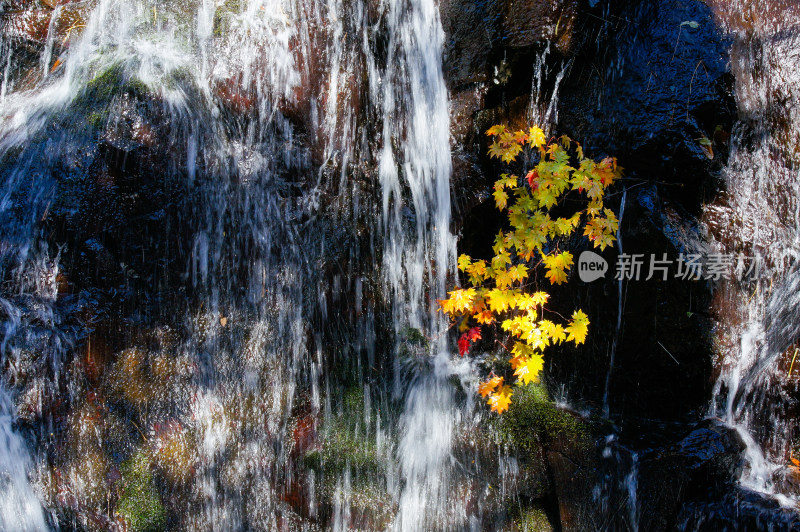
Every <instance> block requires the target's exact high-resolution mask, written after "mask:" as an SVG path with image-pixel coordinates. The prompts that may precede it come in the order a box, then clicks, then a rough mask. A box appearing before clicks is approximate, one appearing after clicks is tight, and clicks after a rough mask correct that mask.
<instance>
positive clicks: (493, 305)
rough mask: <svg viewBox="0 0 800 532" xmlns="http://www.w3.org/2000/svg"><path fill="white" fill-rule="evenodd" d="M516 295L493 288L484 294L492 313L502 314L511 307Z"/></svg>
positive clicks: (509, 291)
mask: <svg viewBox="0 0 800 532" xmlns="http://www.w3.org/2000/svg"><path fill="white" fill-rule="evenodd" d="M515 299H516V294H515V293H514V292H512V291H511V290H499V289H497V288H494V289H492V290H489V292H487V293H486V302H487V303H488V304H489V308H490V309H491V310H492V311H493V312H503V311H505V310H507V309H508V308H509V307H513V306H514V303H515Z"/></svg>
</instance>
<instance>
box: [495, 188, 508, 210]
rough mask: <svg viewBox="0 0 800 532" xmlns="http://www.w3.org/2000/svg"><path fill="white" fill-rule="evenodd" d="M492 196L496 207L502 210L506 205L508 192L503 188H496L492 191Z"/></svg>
mask: <svg viewBox="0 0 800 532" xmlns="http://www.w3.org/2000/svg"><path fill="white" fill-rule="evenodd" d="M492 196H494V204H495V205H496V206H497V208H498V209H500V210H501V211H502V210H503V209H505V208H506V205H508V193H507V192H506V191H505V190H503V189H501V188H498V189H496V190H495V191H494V192H493V193H492Z"/></svg>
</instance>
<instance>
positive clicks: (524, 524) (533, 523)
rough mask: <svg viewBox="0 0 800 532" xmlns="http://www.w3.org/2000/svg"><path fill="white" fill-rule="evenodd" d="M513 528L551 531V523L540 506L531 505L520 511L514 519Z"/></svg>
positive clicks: (527, 530) (529, 531)
mask: <svg viewBox="0 0 800 532" xmlns="http://www.w3.org/2000/svg"><path fill="white" fill-rule="evenodd" d="M513 530H515V531H519V532H552V530H553V525H551V524H550V520H549V519H548V518H547V514H546V513H545V511H544V509H542V508H541V507H540V506H533V507H530V508H526V509H524V510H523V511H522V513H521V514H520V516H519V517H518V518H517V519H516V520H515V524H514V528H513Z"/></svg>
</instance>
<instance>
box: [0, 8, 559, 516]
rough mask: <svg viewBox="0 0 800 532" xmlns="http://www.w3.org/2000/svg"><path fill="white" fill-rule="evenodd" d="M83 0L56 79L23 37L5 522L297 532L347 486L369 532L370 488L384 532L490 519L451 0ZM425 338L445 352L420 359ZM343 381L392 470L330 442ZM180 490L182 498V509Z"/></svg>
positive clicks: (9, 86)
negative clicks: (443, 16) (160, 489)
mask: <svg viewBox="0 0 800 532" xmlns="http://www.w3.org/2000/svg"><path fill="white" fill-rule="evenodd" d="M79 7H80V11H79V13H80V17H81V18H78V19H76V22H74V24H73V27H72V28H71V31H70V33H69V35H66V36H64V35H62V34H58V33H57V32H58V31H59V30H58V27H59V26H58V24H56V22H55V21H56V18H57V17H58V16H61V14H62V11H64V10H66V9H67V7H66V6H59V7H58V8H56V10H55V11H54V12H53V13H54V14H53V15H52V19H51V21H50V26H49V30H48V35H47V39H46V45H45V46H44V47H43V48H42V49H41V50H39V56H38V58H37V61H36V68H35V69H34V70H32V72H34V73H33V74H31V76H33V77H31V80H33V81H32V82H31V81H30V80H28V81H26V80H25V79H23V76H22V74H21V72H22V70H21V68H22V67H20V68H17V67H14V68H12V67H11V65H12V64H13V65H16V64H17V63H16V62H15V61H17V57H16V56H13V57H12V55H13V54H14V53H16V52H14V50H15V49H14V47H13V46H12V44H13V43H6V42H5V41H4V42H3V43H2V46H0V51H2V52H3V53H4V54H5V55H4V57H3V60H4V65H5V66H4V69H3V80H2V89H1V92H0V101H2V103H3V111H2V116H1V117H0V163H2V166H0V176H2V179H3V185H2V186H3V188H2V193H0V213H2V218H0V227H2V229H3V234H4V237H3V240H2V242H0V278H2V281H3V282H4V288H3V293H2V299H0V303H2V309H3V311H2V314H0V316H2V320H3V325H4V333H3V336H2V356H3V361H4V364H5V365H10V367H12V368H16V367H17V366H19V370H18V375H15V374H9V376H8V380H9V382H8V383H7V388H8V389H7V390H6V389H5V388H4V389H3V390H2V398H3V400H2V416H0V421H2V429H3V430H2V432H3V434H4V438H3V440H4V442H5V443H4V444H3V445H0V467H2V468H3V471H4V474H5V475H6V477H7V479H8V482H7V483H6V484H4V485H3V490H4V494H6V495H7V497H6V500H7V503H6V504H5V505H3V507H2V508H0V522H3V523H4V524H6V525H7V526H6V528H8V529H9V530H10V529H15V530H17V529H18V530H45V529H48V528H51V527H52V526H57V525H55V523H57V522H65V523H73V524H74V525H75V526H82V527H86V528H89V529H93V528H103V527H106V528H114V527H119V526H123V525H122V524H121V523H122V521H121V520H122V519H125V522H126V523H128V525H131V523H134V525H131V526H140V525H141V523H145V524H147V523H149V525H148V526H154V527H159V526H165V523H167V522H168V523H169V526H171V527H175V528H180V529H185V530H212V529H218V528H219V527H222V528H225V529H230V530H238V529H248V530H250V529H252V530H262V529H263V530H276V529H287V527H288V526H289V523H292V522H295V521H298V522H299V520H301V519H305V518H306V517H308V518H310V519H312V520H313V519H317V518H319V517H320V515H319V514H320V512H323V511H328V510H326V509H325V508H324V506H325V505H324V504H322V503H321V502H320V501H321V500H322V498H323V497H328V496H329V495H330V500H331V501H332V502H331V504H332V508H330V514H331V517H330V519H331V522H332V523H333V526H334V528H340V529H348V528H352V527H353V526H356V525H354V522H355V521H354V520H357V519H361V518H363V516H361V517H360V516H359V509H358V508H357V507H356V505H357V504H358V496H359V495H358V493H357V490H359V489H362V488H363V486H359V481H363V480H364V478H366V477H368V478H369V480H370V482H372V483H373V484H372V485H373V488H374V489H376V490H378V491H384V490H385V492H386V501H387V507H388V510H387V514H388V515H389V517H388V518H387V519H385V520H383V521H381V525H380V526H383V527H385V528H387V529H394V530H422V529H426V530H430V529H448V530H456V529H458V530H460V529H464V528H466V527H476V526H479V524H480V523H481V515H480V509H479V508H478V509H471V508H468V507H467V506H468V502H469V501H470V500H472V499H474V498H479V497H482V496H484V495H481V494H483V493H485V492H486V491H487V490H486V488H485V486H484V485H483V484H482V483H475V482H474V480H473V478H474V476H475V474H474V472H472V471H466V472H465V469H475V468H479V467H480V461H479V460H477V459H476V460H473V461H472V463H473V464H474V465H470V466H469V467H468V468H465V466H464V465H463V464H461V463H459V461H458V459H457V458H456V457H455V455H454V447H455V446H456V444H457V442H456V440H457V438H458V437H459V434H462V433H464V432H465V431H466V432H468V431H469V430H471V428H474V427H475V424H476V423H477V421H478V418H479V414H478V413H477V411H476V408H475V406H476V405H475V403H474V401H473V399H472V398H471V395H470V394H471V391H469V390H471V387H472V386H473V382H472V379H473V377H472V375H473V370H474V368H473V366H472V365H471V363H470V362H468V361H463V360H453V357H452V353H451V352H450V350H449V348H448V343H447V331H448V323H447V320H446V318H445V317H444V316H443V315H442V313H440V312H437V308H438V304H437V299H439V298H441V297H443V296H444V294H445V291H446V287H447V283H448V282H450V281H451V280H452V278H453V275H454V264H455V253H456V249H455V237H454V235H453V234H451V232H450V223H451V221H450V217H451V213H450V204H451V198H450V177H451V154H450V142H451V140H450V134H449V131H450V117H449V104H448V93H447V88H446V86H445V83H444V79H443V74H442V47H443V42H444V33H443V30H442V27H441V22H440V20H439V8H438V5H437V4H436V2H434V1H433V0H392V1H389V2H383V3H381V4H380V5H373V4H372V3H370V2H362V1H355V2H344V1H341V0H328V1H321V0H320V1H315V0H241V1H235V0H231V1H229V2H212V1H211V0H191V1H189V2H171V1H164V0H134V1H122V0H97V1H96V2H92V3H88V2H87V3H81V4H80V6H79ZM559 79H560V78H559ZM371 165H372V167H373V168H376V169H377V170H376V171H375V170H370V166H371ZM375 191H377V193H375ZM150 202H152V204H156V205H157V206H158V208H153V207H152V206H151V203H150ZM70 239H71V240H70ZM67 240H69V245H67V244H66V242H67ZM59 246H60V247H59ZM59 254H60V255H59ZM59 256H61V258H62V262H64V261H66V264H67V266H65V267H64V268H60V266H59V258H58V257H59ZM67 259H68V260H67ZM42 279H44V280H42ZM343 308H344V309H345V311H342V310H341V309H343ZM381 313H385V315H387V316H388V319H389V322H390V324H389V326H386V325H385V324H383V323H382V322H381V319H379V316H380V315H382V314H381ZM408 331H418V334H419V335H420V336H421V337H422V338H424V342H423V343H425V345H426V346H427V347H425V348H424V349H423V350H422V351H421V352H415V353H412V355H411V356H410V357H409V356H408V355H407V353H404V352H403V350H404V347H403V346H404V345H405V344H404V338H405V337H406V336H407V335H408ZM34 333H35V334H34ZM380 335H383V336H384V337H389V338H392V340H391V341H390V342H384V343H383V344H381V346H380V348H379V347H377V344H378V341H377V340H376V338H377V337H379V336H380ZM384 346H386V347H384ZM383 348H385V349H386V350H387V352H380V351H378V352H377V353H376V350H378V349H383ZM31 352H33V353H35V354H36V356H35V357H34V358H35V360H34V361H33V362H32V361H31ZM337 364H340V365H341V366H343V367H347V368H351V367H352V368H356V369H355V370H353V372H354V373H355V374H357V375H358V379H359V380H358V382H357V384H356V386H355V388H357V389H358V390H359V393H360V394H361V397H362V399H360V401H361V402H360V403H358V404H359V405H360V406H358V407H357V408H360V409H362V410H363V412H362V414H363V416H362V418H361V419H359V420H358V422H357V424H356V426H355V427H354V430H355V433H356V434H357V436H358V437H360V438H363V441H367V442H369V443H367V444H366V445H368V446H369V449H370V450H371V449H373V447H374V449H375V457H374V458H375V460H376V462H377V465H376V466H375V470H374V471H372V470H370V473H369V474H365V473H363V472H360V473H359V472H358V469H357V468H358V467H360V466H359V465H358V464H354V463H352V461H350V460H349V459H348V460H347V461H346V464H345V465H344V467H343V469H342V470H341V472H339V471H335V470H334V468H333V466H331V465H330V460H331V458H329V457H326V456H325V454H324V450H325V445H326V444H325V443H320V442H319V441H317V440H316V439H315V438H317V439H319V438H325V437H330V436H331V434H333V433H334V432H335V430H336V428H335V427H336V426H337V425H336V423H340V421H339V416H340V412H341V411H342V409H343V408H345V407H346V406H347V403H346V401H345V400H342V399H340V397H339V396H340V395H341V394H342V392H341V390H342V389H344V388H345V385H344V384H343V381H344V380H346V378H345V377H338V376H336V375H332V374H334V371H332V370H331V368H335V367H336V365H337ZM376 367H377V368H378V369H379V370H380V371H384V372H385V373H386V374H387V375H394V377H393V378H394V383H395V384H394V385H393V389H392V390H390V393H388V394H382V390H381V389H380V386H375V385H373V384H372V383H371V381H370V380H369V379H368V378H367V377H365V376H364V373H365V372H367V371H369V372H372V371H375V370H376ZM37 371H38V372H39V373H38V375H37V374H36V372H37ZM347 371H349V370H347ZM342 372H343V373H345V370H342ZM7 373H8V372H7ZM12 373H13V372H12ZM347 378H350V377H349V376H348V377H347ZM337 379H340V380H337ZM465 390H467V391H469V393H468V394H466V395H467V398H466V399H465V398H464V396H465V394H464V391H465ZM61 396H63V397H65V398H66V399H65V401H66V404H69V405H70V406H69V408H65V406H64V405H60V404H57V403H56V402H55V401H54V398H55V397H61ZM18 405H22V407H24V408H23V409H22V410H24V412H22V410H20V411H17V412H16V414H15V407H16V406H18ZM37 405H38V406H37ZM31 408H33V412H28V411H29V410H30V409H31ZM37 408H38V409H37ZM341 423H344V422H341ZM20 427H22V428H20ZM331 427H334V428H331ZM351 428H353V427H350V426H348V430H350V429H351ZM306 440H308V441H310V442H311V443H308V446H309V447H308V448H305V447H303V446H304V445H306V443H305V442H306ZM359 441H362V440H359ZM54 449H59V450H60V451H59V453H58V454H57V455H55V454H54V452H53V450H54ZM320 449H322V451H320ZM337 452H338V449H337ZM370 452H371V451H370ZM314 453H317V454H322V455H323V459H322V466H321V469H320V470H318V471H312V472H311V473H309V474H308V475H304V476H301V474H300V473H299V471H300V469H301V468H303V467H305V465H304V464H306V463H308V462H310V461H311V459H312V457H313V456H316V455H315V454H314ZM370 459H372V458H370ZM325 460H329V462H328V463H326V462H325ZM142 464H144V465H142ZM326 464H327V465H326ZM54 471H56V472H55V473H54ZM133 478H136V479H138V480H136V482H139V484H136V485H137V486H140V488H137V489H140V491H138V492H135V493H134V491H133V489H132V488H130V486H131V485H132V484H131V483H132V482H134V481H133V480H131V479H133ZM155 478H157V479H158V482H162V483H163V482H168V483H169V485H170V486H174V487H176V488H175V489H176V490H179V491H180V495H175V496H174V497H172V498H171V499H169V500H166V502H164V503H159V504H166V505H167V506H168V507H167V508H164V507H163V506H159V505H158V504H155V503H153V501H154V500H157V496H158V493H157V486H158V485H159V484H158V482H156V481H155V480H153V479H155ZM121 479H122V480H121ZM362 484H363V482H362ZM371 489H372V488H371ZM326 490H328V491H326ZM470 490H472V491H473V492H474V493H473V494H472V495H470ZM329 491H330V493H329ZM136 497H138V498H136ZM147 497H150V498H147ZM380 497H382V496H380ZM380 497H378V498H380ZM471 498H472V499H471ZM381 500H383V499H381ZM112 503H113V504H116V505H117V506H116V514H115V513H110V512H109V508H112V507H113V504H112ZM110 505H111V506H110ZM11 506H13V508H12V507H11ZM42 508H46V510H47V513H49V514H50V516H51V517H52V519H51V518H50V517H48V518H45V515H46V512H45V510H43V509H42ZM137 523H138V524H137ZM142 526H143V525H142ZM303 526H306V525H303ZM373 526H377V525H373Z"/></svg>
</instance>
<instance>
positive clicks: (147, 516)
mask: <svg viewBox="0 0 800 532" xmlns="http://www.w3.org/2000/svg"><path fill="white" fill-rule="evenodd" d="M121 470H122V486H123V487H122V493H121V494H120V498H119V502H118V503H117V512H119V514H120V515H122V516H123V517H124V518H125V521H126V522H127V524H128V530H130V531H131V532H150V531H153V532H155V531H160V530H164V528H165V526H166V511H165V509H164V505H163V504H162V502H161V498H160V497H159V495H158V491H157V490H156V485H155V482H154V480H153V473H152V471H151V470H150V459H149V457H148V455H147V453H145V452H144V451H141V450H140V451H138V452H137V453H136V454H135V455H133V456H132V457H131V458H130V459H128V460H127V461H126V462H124V463H123V464H122V467H121Z"/></svg>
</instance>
